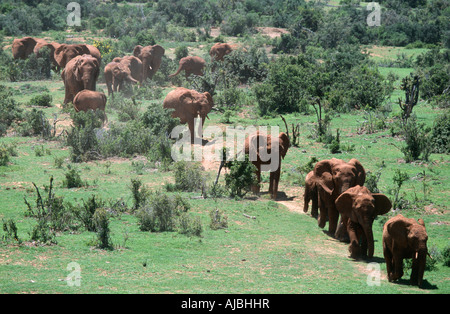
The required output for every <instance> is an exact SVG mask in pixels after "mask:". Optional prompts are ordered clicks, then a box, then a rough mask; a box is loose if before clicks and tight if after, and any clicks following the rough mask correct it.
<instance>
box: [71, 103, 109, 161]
mask: <svg viewBox="0 0 450 314" xmlns="http://www.w3.org/2000/svg"><path fill="white" fill-rule="evenodd" d="M71 116H72V121H73V124H74V126H73V127H72V128H71V130H70V131H69V132H68V133H67V138H66V143H67V145H68V146H70V147H71V152H70V155H71V160H72V161H73V162H82V161H88V160H92V159H98V158H99V157H100V156H101V155H100V151H99V144H98V140H97V135H96V129H98V128H100V127H101V125H102V118H103V111H101V110H97V111H95V112H94V111H92V110H89V111H88V112H84V111H80V112H77V113H74V114H72V115H71Z"/></svg>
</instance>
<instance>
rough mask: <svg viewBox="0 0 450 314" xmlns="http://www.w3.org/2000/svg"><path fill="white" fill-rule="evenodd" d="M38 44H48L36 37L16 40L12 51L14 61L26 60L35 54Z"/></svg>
mask: <svg viewBox="0 0 450 314" xmlns="http://www.w3.org/2000/svg"><path fill="white" fill-rule="evenodd" d="M37 43H42V44H45V43H47V42H46V41H45V40H44V39H41V38H34V37H23V38H16V39H14V40H13V43H12V46H11V50H12V55H13V58H14V59H26V58H28V56H29V55H30V54H32V53H33V52H34V47H35V46H36V44H37Z"/></svg>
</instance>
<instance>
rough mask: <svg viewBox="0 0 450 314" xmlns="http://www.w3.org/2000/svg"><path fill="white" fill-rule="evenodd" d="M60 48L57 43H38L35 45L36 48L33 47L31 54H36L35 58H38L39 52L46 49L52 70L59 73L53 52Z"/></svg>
mask: <svg viewBox="0 0 450 314" xmlns="http://www.w3.org/2000/svg"><path fill="white" fill-rule="evenodd" d="M59 46H60V44H59V43H56V42H52V43H48V42H45V41H39V42H37V43H36V46H35V47H34V50H33V52H34V53H35V54H36V56H37V57H39V54H40V51H41V50H42V49H43V48H44V47H47V48H48V49H49V51H50V56H49V58H50V62H51V63H52V69H53V70H54V71H57V72H58V73H59V71H60V69H61V68H60V67H59V65H58V63H57V62H56V60H55V50H56V49H58V47H59Z"/></svg>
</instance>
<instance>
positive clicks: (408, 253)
mask: <svg viewBox="0 0 450 314" xmlns="http://www.w3.org/2000/svg"><path fill="white" fill-rule="evenodd" d="M427 241H428V235H427V230H426V229H425V223H424V221H423V220H422V219H419V220H418V221H416V220H415V219H412V218H406V217H404V216H403V215H400V214H399V215H397V216H395V217H393V218H391V219H389V220H388V221H387V222H386V223H385V224H384V228H383V254H384V259H385V261H386V270H387V275H388V279H389V281H390V282H391V281H395V280H397V279H400V278H401V277H402V276H403V259H405V258H411V259H412V271H411V278H410V282H411V284H412V285H418V286H419V287H422V284H423V275H424V272H425V264H426V258H427V254H428V249H427Z"/></svg>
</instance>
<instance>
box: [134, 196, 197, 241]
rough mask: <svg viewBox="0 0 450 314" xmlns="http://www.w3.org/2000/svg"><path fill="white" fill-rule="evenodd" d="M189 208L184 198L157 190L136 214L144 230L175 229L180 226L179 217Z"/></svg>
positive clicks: (161, 230)
mask: <svg viewBox="0 0 450 314" xmlns="http://www.w3.org/2000/svg"><path fill="white" fill-rule="evenodd" d="M189 209H190V206H189V204H188V203H187V201H186V200H185V199H184V198H182V197H180V196H171V195H168V194H165V193H161V192H155V193H151V194H150V195H149V197H148V199H147V201H146V202H145V204H144V205H142V206H141V207H140V208H139V210H138V211H137V213H136V216H137V218H138V220H139V225H140V229H141V230H142V231H151V232H163V231H175V230H176V229H177V228H178V226H177V223H178V218H179V217H180V216H181V214H182V213H186V212H187V211H188V210H189Z"/></svg>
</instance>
